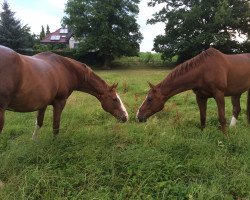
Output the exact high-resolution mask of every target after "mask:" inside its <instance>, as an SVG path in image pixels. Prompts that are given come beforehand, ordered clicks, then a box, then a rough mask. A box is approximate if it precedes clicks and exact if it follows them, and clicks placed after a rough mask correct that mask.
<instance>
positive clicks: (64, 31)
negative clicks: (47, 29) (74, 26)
mask: <svg viewBox="0 0 250 200" xmlns="http://www.w3.org/2000/svg"><path fill="white" fill-rule="evenodd" d="M60 33H68V29H67V28H61V29H60Z"/></svg>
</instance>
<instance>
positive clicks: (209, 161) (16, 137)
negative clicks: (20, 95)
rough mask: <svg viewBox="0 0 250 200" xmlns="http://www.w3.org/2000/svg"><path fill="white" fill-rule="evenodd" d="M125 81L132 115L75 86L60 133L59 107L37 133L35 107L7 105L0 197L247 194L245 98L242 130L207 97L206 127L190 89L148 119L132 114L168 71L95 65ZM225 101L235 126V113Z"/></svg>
mask: <svg viewBox="0 0 250 200" xmlns="http://www.w3.org/2000/svg"><path fill="white" fill-rule="evenodd" d="M96 72H97V73H98V74H99V75H100V76H101V77H102V78H103V79H105V80H106V81H107V82H108V83H109V84H112V83H113V82H119V86H118V93H119V94H120V96H121V98H122V100H123V102H124V104H125V106H126V108H127V110H128V113H129V115H130V119H129V121H128V122H127V123H119V122H117V120H116V119H115V118H114V117H113V116H111V115H110V114H108V113H106V112H104V111H103V110H102V108H101V106H100V103H99V102H98V100H96V99H95V98H94V97H92V96H90V95H88V94H84V93H78V92H74V93H73V94H72V95H71V96H70V98H69V99H68V102H67V105H66V107H65V109H64V111H63V114H62V120H61V129H60V134H59V136H58V138H57V139H55V140H53V135H52V109H51V107H49V109H47V111H46V115H45V121H44V126H43V127H42V129H41V131H40V134H39V139H38V140H37V141H35V142H34V141H32V140H31V135H32V132H33V129H34V127H35V120H36V119H35V117H36V113H13V112H6V121H5V127H4V130H3V132H2V134H1V135H0V199H1V200H12V199H13V200H38V199H44V200H50V199H51V200H68V199H70V200H71V199H72V200H80V199H86V200H91V199H93V200H94V199H95V200H99V199H100V200H109V199H115V200H124V199H131V200H134V199H136V200H137V199H142V200H144V199H148V200H151V199H152V200H156V199H167V200H168V199H170V200H174V199H176V200H177V199H178V200H181V199H187V200H195V199H201V200H209V199H213V200H217V199H218V200H220V199H221V200H224V199H225V200H230V199H232V200H233V199H238V200H239V199H241V200H248V199H250V126H249V125H248V124H247V120H246V115H245V112H246V95H245V94H244V95H243V96H242V98H241V105H242V112H241V114H240V116H239V120H238V124H237V127H236V128H232V129H229V130H228V136H227V137H226V136H224V135H223V134H222V133H221V132H220V131H219V129H218V125H219V123H218V120H217V107H216V104H215V101H214V100H213V99H210V100H209V101H208V111H207V127H206V128H205V130H204V131H201V130H200V129H199V111H198V107H197V104H196V101H195V96H194V94H193V93H192V92H191V91H187V92H184V93H182V94H179V95H176V96H175V97H173V98H171V99H170V100H169V101H168V102H167V103H166V104H165V108H164V110H163V111H161V112H159V113H157V114H156V115H154V116H153V117H151V118H150V119H149V120H148V121H147V122H146V123H138V122H137V121H136V118H135V114H136V112H137V109H138V107H139V106H140V105H141V103H142V101H143V100H144V98H145V96H146V93H147V90H148V86H147V81H151V82H152V83H158V82H159V81H160V80H162V79H163V78H164V77H165V76H166V75H167V73H169V70H167V69H139V70H133V69H129V70H125V69H124V70H110V71H96ZM230 102H231V101H230V99H229V98H226V115H227V120H228V123H229V122H230V118H231V116H232V114H231V113H232V111H231V110H232V106H231V103H230Z"/></svg>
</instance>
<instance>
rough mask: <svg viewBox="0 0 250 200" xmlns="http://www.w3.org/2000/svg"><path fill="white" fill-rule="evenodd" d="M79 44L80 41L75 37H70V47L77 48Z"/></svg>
mask: <svg viewBox="0 0 250 200" xmlns="http://www.w3.org/2000/svg"><path fill="white" fill-rule="evenodd" d="M78 44H79V41H77V40H75V38H74V37H71V38H70V39H69V48H70V49H75V48H76V47H77V46H78Z"/></svg>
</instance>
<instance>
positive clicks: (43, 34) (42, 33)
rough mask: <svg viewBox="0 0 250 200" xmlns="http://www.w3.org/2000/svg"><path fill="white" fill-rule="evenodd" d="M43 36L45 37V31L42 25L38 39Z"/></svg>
mask: <svg viewBox="0 0 250 200" xmlns="http://www.w3.org/2000/svg"><path fill="white" fill-rule="evenodd" d="M43 38H45V32H44V27H43V26H42V30H41V32H40V40H42V39H43Z"/></svg>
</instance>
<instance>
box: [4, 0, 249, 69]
mask: <svg viewBox="0 0 250 200" xmlns="http://www.w3.org/2000/svg"><path fill="white" fill-rule="evenodd" d="M139 3H140V0H108V1H99V0H88V1H86V0H68V1H67V4H66V5H65V10H64V12H65V16H64V17H63V19H62V26H65V27H68V28H69V29H71V30H72V31H73V33H74V37H76V38H77V40H79V41H80V44H79V47H78V50H77V51H78V52H93V51H96V52H98V54H99V55H100V56H102V57H103V58H104V59H103V66H104V67H105V68H108V67H109V66H110V62H111V61H112V60H113V59H114V58H115V57H120V56H124V55H125V56H134V55H137V54H138V52H139V51H140V48H139V45H140V43H141V41H142V39H143V36H142V33H141V32H140V27H139V24H138V23H137V21H136V18H137V16H138V14H139ZM157 4H161V5H162V9H161V10H159V11H158V12H156V13H155V14H154V15H153V16H152V18H151V19H148V22H147V23H148V24H155V23H158V22H163V24H164V26H165V33H164V34H162V35H158V36H157V37H156V38H154V46H153V47H152V48H153V50H154V51H156V52H158V53H162V58H163V59H164V60H171V59H172V58H173V57H174V56H176V55H178V60H177V61H178V62H183V61H185V60H187V59H189V58H191V57H193V56H195V55H197V54H198V53H200V52H201V51H203V50H205V49H207V48H209V47H210V46H213V47H215V48H217V49H219V50H221V51H223V52H224V53H240V52H249V50H250V40H249V35H250V2H249V0H178V1H176V0H160V1H159V0H148V6H151V7H154V6H156V5H157ZM2 10H3V11H2V12H1V13H0V17H1V18H0V44H2V45H5V46H9V47H11V48H13V49H18V48H26V47H32V45H34V41H36V40H37V38H35V36H34V35H31V34H30V33H29V32H30V27H28V25H24V26H22V25H21V22H20V20H18V19H16V18H15V16H14V14H15V13H14V12H12V11H11V10H10V8H9V5H8V3H7V1H4V3H3V5H2ZM49 31H50V30H49V27H48V26H47V31H46V32H47V33H49ZM44 36H45V31H44V27H42V31H41V33H40V39H42V38H43V37H44ZM240 36H241V37H242V38H243V39H241V40H242V41H241V42H239V38H240Z"/></svg>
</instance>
